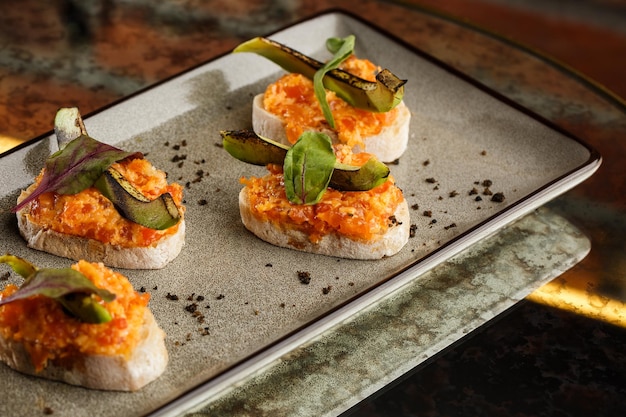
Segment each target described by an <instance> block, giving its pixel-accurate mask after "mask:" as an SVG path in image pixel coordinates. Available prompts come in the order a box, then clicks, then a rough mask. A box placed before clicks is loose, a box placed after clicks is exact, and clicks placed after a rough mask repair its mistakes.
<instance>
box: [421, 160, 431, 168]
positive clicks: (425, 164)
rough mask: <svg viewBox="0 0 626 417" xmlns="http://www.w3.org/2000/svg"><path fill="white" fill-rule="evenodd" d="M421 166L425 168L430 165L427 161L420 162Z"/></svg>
mask: <svg viewBox="0 0 626 417" xmlns="http://www.w3.org/2000/svg"><path fill="white" fill-rule="evenodd" d="M422 165H423V166H425V167H426V166H428V165H430V159H427V160H425V161H424V162H422Z"/></svg>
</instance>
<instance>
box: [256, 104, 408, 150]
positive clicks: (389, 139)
mask: <svg viewBox="0 0 626 417" xmlns="http://www.w3.org/2000/svg"><path fill="white" fill-rule="evenodd" d="M263 97H264V94H257V95H256V96H255V97H254V99H253V101H252V129H253V130H254V132H255V133H256V134H257V135H259V136H264V137H267V138H270V139H272V140H275V141H276V142H280V143H283V144H285V145H291V143H289V141H288V139H287V135H286V134H285V128H284V126H285V122H284V121H283V120H282V119H281V118H280V117H279V116H277V115H275V114H273V113H270V112H269V111H267V110H266V109H265V107H264V105H263ZM396 108H397V110H398V117H397V118H396V119H395V121H394V123H393V124H392V125H390V126H386V127H384V128H383V129H382V131H381V132H380V133H378V134H377V135H372V136H368V137H366V138H365V139H364V146H365V149H360V147H359V146H357V147H355V149H353V152H355V153H358V152H367V153H370V154H373V155H376V157H377V158H378V159H379V160H380V161H382V162H393V161H395V160H396V159H398V158H400V157H401V156H402V154H403V153H404V151H405V150H406V148H407V145H408V142H409V125H410V122H411V112H410V111H409V109H408V107H407V106H406V105H405V104H404V102H400V104H398V106H397V107H396ZM319 131H321V132H323V133H326V134H327V135H329V136H330V137H331V139H333V141H334V142H335V141H336V140H337V134H336V133H335V132H334V131H333V130H331V129H319Z"/></svg>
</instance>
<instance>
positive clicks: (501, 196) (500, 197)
mask: <svg viewBox="0 0 626 417" xmlns="http://www.w3.org/2000/svg"><path fill="white" fill-rule="evenodd" d="M491 201H494V202H496V203H502V202H503V201H504V193H495V194H494V195H493V196H491Z"/></svg>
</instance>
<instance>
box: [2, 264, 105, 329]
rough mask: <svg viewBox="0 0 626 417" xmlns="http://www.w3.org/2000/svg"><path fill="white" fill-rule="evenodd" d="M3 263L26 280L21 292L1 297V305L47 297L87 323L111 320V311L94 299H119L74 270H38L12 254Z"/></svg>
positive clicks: (20, 289)
mask: <svg viewBox="0 0 626 417" xmlns="http://www.w3.org/2000/svg"><path fill="white" fill-rule="evenodd" d="M0 263H5V264H8V265H9V266H10V267H11V268H12V269H13V270H14V271H15V272H17V273H18V274H19V275H21V276H22V277H24V279H25V281H24V283H23V284H22V286H21V287H20V288H19V290H17V291H16V292H14V293H13V294H11V295H10V296H8V297H5V298H0V306H1V305H3V304H8V303H10V302H12V301H16V300H21V299H25V298H28V297H32V296H35V295H43V296H45V297H49V298H52V299H54V300H56V301H57V302H59V303H61V305H63V307H65V309H66V311H68V312H69V313H70V314H71V315H73V316H74V317H76V318H78V319H80V320H82V321H84V322H87V323H106V322H108V321H110V320H111V315H110V314H109V312H108V311H107V310H106V309H105V308H104V307H103V306H101V305H100V304H99V303H98V302H97V301H96V300H95V299H94V298H92V297H91V296H92V294H93V295H97V296H98V297H100V298H101V299H102V300H104V301H106V302H110V301H113V300H114V299H115V294H113V293H111V292H109V291H107V290H105V289H102V288H98V287H96V286H95V285H94V284H93V282H91V281H90V280H89V279H87V277H85V276H84V275H83V274H81V273H80V272H78V271H76V270H74V269H72V268H59V269H53V268H42V269H38V268H37V267H35V266H34V265H32V264H30V263H29V262H28V261H26V260H24V259H22V258H19V257H17V256H14V255H9V254H6V255H3V256H0Z"/></svg>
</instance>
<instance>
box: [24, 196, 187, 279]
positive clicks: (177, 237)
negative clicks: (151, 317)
mask: <svg viewBox="0 0 626 417" xmlns="http://www.w3.org/2000/svg"><path fill="white" fill-rule="evenodd" d="M24 197H25V193H22V195H21V196H20V198H19V199H18V202H19V201H20V200H21V199H23V198H24ZM29 208H30V204H27V205H26V206H25V207H23V208H22V209H20V210H19V211H18V212H17V213H16V214H17V226H18V229H19V231H20V234H21V235H22V237H23V238H24V239H25V240H26V244H27V245H28V247H30V248H33V249H37V250H40V251H44V252H48V253H51V254H53V255H57V256H62V257H65V258H69V259H73V260H76V261H78V260H81V259H84V260H86V261H89V262H102V263H103V264H105V265H107V266H109V267H114V268H125V269H161V268H163V267H165V265H167V264H168V263H169V262H170V261H172V260H173V259H174V258H176V257H177V256H178V254H179V253H180V251H181V250H182V248H183V246H184V244H185V220H184V219H182V220H181V221H180V224H179V225H178V230H177V231H176V233H174V234H172V235H169V236H167V237H165V238H163V239H161V240H159V241H158V242H157V243H156V244H154V245H152V246H148V247H122V246H119V245H111V244H107V243H102V242H99V241H97V240H94V239H88V238H84V237H80V236H73V235H68V234H64V233H59V232H56V231H54V230H51V229H47V228H45V227H43V226H42V225H40V224H37V223H35V222H34V221H32V219H31V218H30V216H29Z"/></svg>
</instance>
